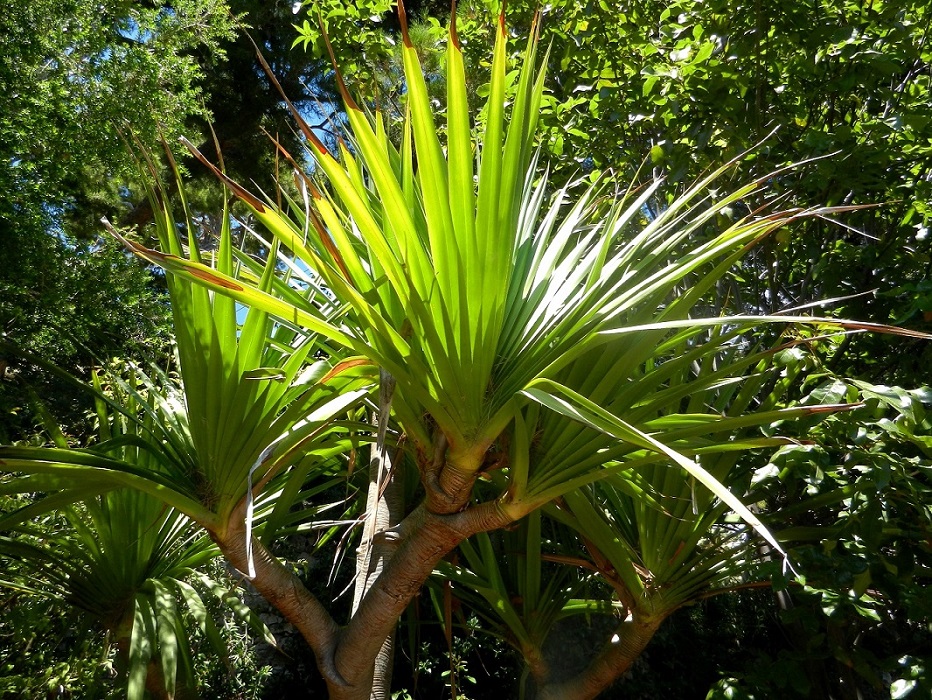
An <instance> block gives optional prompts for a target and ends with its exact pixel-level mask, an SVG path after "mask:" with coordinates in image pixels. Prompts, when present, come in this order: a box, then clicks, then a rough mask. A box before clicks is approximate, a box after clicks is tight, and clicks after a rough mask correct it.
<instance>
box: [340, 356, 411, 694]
mask: <svg viewBox="0 0 932 700" xmlns="http://www.w3.org/2000/svg"><path fill="white" fill-rule="evenodd" d="M379 382H380V383H379V408H378V413H377V414H376V415H375V416H374V417H373V418H374V423H375V425H376V426H377V435H376V442H375V444H374V445H372V459H371V460H370V462H369V489H368V494H367V497H366V518H365V521H364V522H363V531H362V537H361V540H360V543H359V549H358V550H357V554H356V587H355V591H354V595H353V608H352V614H353V615H355V614H356V611H357V610H358V609H359V605H360V603H362V600H363V598H364V597H365V595H366V593H367V592H368V591H369V589H370V588H371V587H372V583H373V582H374V581H375V580H376V579H377V578H378V577H379V575H380V574H381V573H382V571H383V569H384V568H385V564H386V562H388V561H389V559H391V557H392V554H393V553H394V551H395V545H396V544H397V540H396V539H395V537H394V536H393V534H392V533H391V532H390V530H391V529H392V528H394V527H395V526H396V525H398V523H399V522H401V519H402V517H403V516H404V505H405V504H404V483H403V481H402V477H401V474H399V473H396V472H395V469H394V465H393V464H392V455H391V452H392V451H391V449H390V448H389V447H388V445H386V434H387V428H388V416H389V412H390V411H391V401H392V393H393V392H394V387H395V381H394V379H392V377H391V375H389V374H388V373H387V372H385V371H384V370H382V371H381V372H380V375H379ZM394 643H395V630H394V629H393V630H392V631H391V633H390V634H389V635H388V636H387V637H386V638H385V641H384V642H382V647H381V648H380V649H379V652H378V654H377V655H376V657H375V665H374V669H373V676H372V693H371V694H370V700H389V699H390V698H391V685H392V667H393V665H394V658H395V654H394Z"/></svg>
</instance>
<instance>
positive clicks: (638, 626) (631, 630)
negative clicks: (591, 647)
mask: <svg viewBox="0 0 932 700" xmlns="http://www.w3.org/2000/svg"><path fill="white" fill-rule="evenodd" d="M662 621H663V619H662V618H651V619H647V620H637V619H635V620H633V621H631V622H622V623H621V625H619V626H618V629H616V630H615V634H614V635H612V638H611V639H610V640H609V641H608V642H607V643H606V644H605V646H603V647H602V651H601V652H599V655H598V656H596V657H595V658H594V659H593V660H592V662H591V663H590V664H589V665H588V666H587V667H586V668H585V669H584V670H583V671H582V672H580V673H578V674H576V675H575V676H573V677H572V678H568V679H565V680H555V679H550V678H546V677H543V678H541V677H537V678H535V680H536V681H537V684H538V686H537V687H538V692H537V700H591V698H595V697H596V696H597V695H598V694H599V693H601V692H602V691H603V690H605V689H606V688H608V686H610V685H611V684H612V683H613V682H614V681H616V680H617V679H618V678H620V677H621V676H622V675H623V674H624V673H626V672H627V671H628V669H629V668H631V665H632V664H633V663H634V662H635V661H636V660H637V658H638V657H639V656H640V655H641V653H642V652H643V651H644V648H645V647H646V646H647V644H648V643H649V642H650V640H651V639H653V637H654V634H655V633H656V632H657V629H658V628H659V627H660V623H661V622H662ZM535 670H536V671H537V673H541V671H542V670H544V669H543V668H542V667H537V669H532V672H534V671H535Z"/></svg>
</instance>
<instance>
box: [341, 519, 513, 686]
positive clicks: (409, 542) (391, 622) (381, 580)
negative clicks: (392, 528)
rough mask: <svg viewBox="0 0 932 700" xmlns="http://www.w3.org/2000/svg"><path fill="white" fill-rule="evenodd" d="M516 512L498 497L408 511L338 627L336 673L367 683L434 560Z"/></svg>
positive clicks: (503, 522)
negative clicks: (387, 556) (451, 509)
mask: <svg viewBox="0 0 932 700" xmlns="http://www.w3.org/2000/svg"><path fill="white" fill-rule="evenodd" d="M521 515H523V513H520V514H519V513H516V512H511V510H510V509H508V508H507V507H506V506H504V505H503V504H501V503H500V502H499V501H490V502H486V503H481V504H478V505H475V506H472V507H470V508H467V509H466V510H463V511H461V512H458V513H453V514H437V513H432V512H431V511H430V510H429V509H428V507H427V505H426V503H423V504H421V505H420V506H419V507H418V508H417V509H416V510H414V511H413V512H412V513H410V514H409V515H408V516H407V517H406V518H405V519H404V521H403V522H402V523H401V525H400V526H399V533H400V535H401V537H400V542H399V543H398V549H397V550H396V552H395V554H394V556H393V557H392V558H391V561H389V562H388V563H387V564H386V566H385V568H384V569H383V571H382V573H381V574H380V575H379V577H378V578H377V579H376V580H375V581H374V582H373V584H372V587H371V588H370V589H369V591H368V592H367V594H366V596H365V598H364V599H363V600H362V603H361V604H360V606H359V609H358V610H357V612H356V614H355V615H354V616H353V619H352V620H351V621H350V623H349V625H347V626H346V627H345V628H344V629H343V633H342V635H341V636H340V640H339V644H338V646H337V649H336V655H335V666H336V669H337V670H338V671H339V674H340V676H341V677H342V678H345V679H347V681H349V682H350V683H351V684H352V685H353V686H354V687H357V686H361V687H367V685H368V683H369V682H371V675H372V663H373V659H375V656H376V654H377V653H378V651H379V648H380V647H381V645H382V641H383V640H384V639H385V638H386V637H387V636H388V635H389V634H390V633H391V631H392V630H393V629H394V627H395V624H396V623H397V621H398V618H399V617H400V616H401V614H402V613H403V612H404V610H405V608H407V606H408V604H409V603H410V602H411V600H412V599H413V598H414V596H415V595H417V593H418V591H420V590H421V587H422V586H423V585H424V582H425V581H426V580H427V577H428V576H430V575H431V573H432V572H433V570H434V567H435V566H436V564H437V563H438V562H439V561H440V560H441V559H442V558H443V557H444V556H445V555H446V554H448V553H449V552H450V551H452V550H453V549H454V548H455V547H456V546H458V545H459V544H460V542H462V541H463V540H465V539H466V538H467V537H470V536H472V535H474V534H476V533H478V532H485V531H488V530H494V529H498V528H501V527H504V526H505V525H508V524H510V523H511V522H513V521H514V520H516V519H517V518H518V517H521ZM366 697H368V696H366Z"/></svg>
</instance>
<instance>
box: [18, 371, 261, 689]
mask: <svg viewBox="0 0 932 700" xmlns="http://www.w3.org/2000/svg"><path fill="white" fill-rule="evenodd" d="M124 369H125V368H124ZM125 373H126V372H125V371H124V372H118V371H114V372H113V376H112V377H111V378H109V379H107V377H106V375H105V376H104V379H105V380H106V383H107V386H103V385H102V384H101V378H100V377H99V376H95V377H94V383H93V385H92V386H90V385H89V386H83V387H82V388H83V389H84V390H85V391H87V392H90V393H91V394H92V395H93V396H94V399H95V403H96V420H97V424H98V431H97V432H98V435H97V439H96V441H94V443H93V444H92V446H90V447H89V448H87V449H84V450H76V449H73V448H70V447H69V446H68V442H67V440H66V439H65V438H64V436H63V435H62V434H61V432H60V431H59V430H58V428H57V426H56V425H54V423H52V422H51V420H50V417H48V419H47V422H48V423H49V433H50V434H51V435H52V437H53V440H54V442H55V443H56V447H55V448H54V449H50V450H45V451H40V452H44V454H42V459H43V460H48V461H51V460H53V459H58V460H59V461H60V462H61V464H62V465H64V464H68V463H71V464H72V465H73V468H74V469H80V467H79V466H78V465H81V464H82V463H84V464H85V465H87V464H94V463H99V462H101V461H106V460H113V461H118V462H120V463H122V464H125V465H128V466H131V467H132V468H134V469H136V470H139V472H140V473H145V474H147V475H148V476H149V478H158V477H159V476H165V475H167V474H169V473H170V468H171V465H172V464H173V463H177V461H179V460H183V458H184V455H186V454H190V449H191V446H190V443H189V442H188V440H189V438H190V433H189V431H188V430H187V425H186V423H187V417H186V415H185V413H184V410H183V406H184V402H183V396H181V394H180V392H179V390H178V387H177V385H176V384H175V383H174V382H173V381H172V380H171V379H170V378H169V377H168V376H166V375H161V376H160V377H159V378H158V379H156V380H153V379H150V378H149V377H148V376H146V375H144V374H142V373H141V372H140V371H139V370H138V369H129V375H130V376H129V379H125V378H123V377H122V376H121V374H125ZM71 381H73V382H74V383H75V384H80V382H79V380H77V379H72V380H71ZM163 438H164V439H163ZM9 454H10V456H11V457H12V458H13V459H14V461H15V460H17V459H23V458H26V459H28V458H29V456H30V455H36V454H37V453H36V451H35V450H28V449H27V450H20V451H17V450H15V449H13V450H11V451H10V453H9ZM53 455H55V456H53ZM62 472H63V470H61V469H59V470H53V471H51V472H48V473H43V472H42V471H35V472H34V473H32V474H28V475H25V476H21V477H19V478H16V479H10V480H6V481H4V482H3V484H2V487H0V493H5V494H10V493H21V492H27V493H33V492H36V491H46V492H52V493H51V495H49V496H47V497H45V498H39V499H36V500H35V501H33V502H31V503H29V504H28V505H26V506H24V507H22V508H20V509H18V510H15V511H13V512H10V513H6V514H4V515H3V517H0V531H3V535H2V536H0V556H2V557H4V558H5V560H6V562H5V563H6V564H7V565H8V566H7V567H6V568H5V571H4V575H3V577H2V578H0V587H3V588H7V589H10V590H14V591H19V592H21V593H25V594H28V595H37V596H41V597H43V598H46V599H49V600H52V601H55V602H57V603H58V604H59V605H62V606H64V607H65V608H66V609H69V608H70V609H71V610H73V611H75V612H76V613H78V616H79V615H84V616H85V618H84V619H86V620H89V621H90V623H91V627H92V628H96V629H98V630H102V631H104V632H105V633H106V640H107V645H108V646H110V645H112V646H113V647H115V650H116V653H115V667H116V670H117V672H118V679H119V683H120V684H121V685H122V686H123V687H125V690H126V697H127V698H129V699H130V700H133V699H139V700H141V698H143V696H144V693H146V692H148V693H149V696H150V697H153V698H169V697H179V698H184V697H197V688H196V682H195V678H196V672H195V668H194V657H193V653H192V647H191V641H190V640H191V638H192V637H194V636H197V635H200V636H202V637H203V638H204V640H205V641H206V642H207V645H208V647H209V648H210V649H211V653H214V654H217V655H218V656H219V657H221V658H225V657H226V655H227V649H226V645H225V643H224V642H223V640H222V637H221V635H220V633H219V631H218V626H217V624H216V622H215V621H214V615H215V614H216V613H215V612H208V611H209V610H214V611H216V610H222V609H227V610H228V611H229V612H232V613H233V614H235V615H237V616H238V617H240V618H242V619H243V620H244V621H246V622H247V623H248V624H249V625H250V626H252V627H253V629H254V630H256V631H257V632H258V633H259V634H264V635H265V636H266V637H267V638H268V639H270V640H271V636H270V634H269V631H268V629H267V628H266V627H265V625H264V624H263V623H262V622H261V620H259V618H258V616H257V615H256V614H255V613H253V612H252V611H250V610H249V608H247V607H246V606H245V605H244V604H243V603H242V602H240V600H239V598H238V597H237V596H236V595H235V594H234V593H233V592H232V591H231V590H229V588H228V586H227V585H226V584H225V583H224V582H223V581H222V578H215V577H212V576H210V575H209V574H208V573H207V572H206V569H207V565H208V564H209V563H210V562H212V561H214V560H216V559H217V558H218V557H219V555H220V552H219V550H218V549H217V547H216V545H214V543H213V542H211V540H210V538H209V537H207V535H206V533H205V532H204V531H203V529H202V528H199V527H197V526H196V525H195V523H193V522H192V521H191V519H190V518H188V517H187V516H185V515H184V514H182V513H181V512H179V511H178V510H176V509H174V508H170V507H166V505H165V503H164V502H163V501H162V500H161V499H159V498H156V497H154V496H152V495H150V494H148V493H145V492H143V491H139V490H136V489H133V488H126V487H122V488H113V487H112V485H111V484H107V483H106V482H105V481H102V480H95V479H86V480H84V483H83V485H82V486H80V487H77V488H75V489H69V490H65V491H63V492H58V493H56V491H57V490H58V489H59V488H61V486H62ZM75 498H80V499H81V500H80V501H75ZM76 617H77V616H76ZM192 623H193V624H192ZM273 641H274V640H273ZM107 656H109V652H108V651H106V650H105V652H104V653H103V657H104V658H106V657H107ZM88 690H90V689H88Z"/></svg>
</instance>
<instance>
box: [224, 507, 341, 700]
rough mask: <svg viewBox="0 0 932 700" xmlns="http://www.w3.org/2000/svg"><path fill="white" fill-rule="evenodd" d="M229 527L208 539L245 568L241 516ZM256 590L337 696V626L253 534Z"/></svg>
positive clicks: (318, 603)
mask: <svg viewBox="0 0 932 700" xmlns="http://www.w3.org/2000/svg"><path fill="white" fill-rule="evenodd" d="M230 523H231V526H230V527H228V528H227V530H226V531H225V532H224V533H223V534H222V535H221V534H220V533H216V532H212V533H211V538H212V539H213V540H214V541H215V542H216V543H217V545H218V546H219V547H220V551H222V552H223V555H224V556H225V557H226V558H227V560H228V561H229V562H230V563H231V564H232V565H233V566H235V567H236V568H237V569H239V570H240V571H248V570H249V563H248V558H247V555H246V526H245V522H244V520H243V518H238V517H235V516H234V517H232V518H231V519H230ZM252 555H253V565H254V567H255V573H256V576H255V578H254V579H253V580H252V581H251V583H252V585H253V586H255V588H256V590H257V591H259V593H260V594H262V596H263V597H264V598H265V599H266V600H267V601H268V602H269V603H270V604H271V605H273V606H274V607H275V608H276V609H277V610H278V611H279V612H281V613H282V615H284V616H285V618H286V619H287V620H288V621H289V622H290V623H291V624H293V625H294V626H295V628H296V629H297V630H298V631H299V632H300V633H301V636H303V637H304V639H305V640H306V641H307V643H308V644H309V645H310V647H311V649H313V651H314V655H315V657H316V660H317V667H318V668H319V669H320V672H321V675H323V677H324V680H325V681H326V682H327V687H328V689H329V690H330V692H331V696H332V697H333V696H335V695H338V694H339V692H340V690H341V689H342V688H344V687H345V686H346V685H347V683H346V681H345V680H344V679H343V678H342V677H341V676H340V674H339V673H338V672H337V668H336V666H335V665H334V650H335V648H336V644H337V641H338V639H339V631H340V628H339V626H338V625H337V624H336V622H334V620H333V618H332V617H331V616H330V613H328V612H327V610H326V609H325V608H324V606H323V605H321V603H320V601H319V600H317V598H316V597H315V596H314V595H313V594H312V593H311V592H310V591H309V590H307V588H305V586H304V584H303V583H302V582H301V579H299V578H298V577H297V576H296V575H295V574H293V573H292V572H291V571H290V570H289V569H287V568H286V567H285V566H284V565H283V564H282V563H281V562H280V561H279V560H278V559H276V558H275V557H274V556H273V555H272V554H271V553H270V552H269V551H268V550H267V549H266V548H265V547H264V546H263V544H262V543H261V542H260V541H259V540H258V539H256V538H255V537H254V538H253V540H252Z"/></svg>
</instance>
